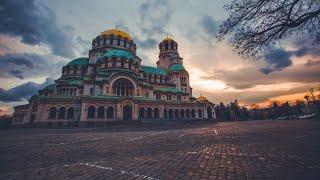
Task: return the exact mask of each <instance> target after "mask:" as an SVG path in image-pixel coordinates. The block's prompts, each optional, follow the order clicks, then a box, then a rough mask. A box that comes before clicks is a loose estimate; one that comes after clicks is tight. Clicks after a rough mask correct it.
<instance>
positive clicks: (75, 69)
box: [73, 66, 78, 75]
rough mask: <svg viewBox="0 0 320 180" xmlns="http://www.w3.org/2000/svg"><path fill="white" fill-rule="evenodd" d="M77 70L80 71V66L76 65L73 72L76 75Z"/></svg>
mask: <svg viewBox="0 0 320 180" xmlns="http://www.w3.org/2000/svg"><path fill="white" fill-rule="evenodd" d="M77 71H78V67H77V66H76V67H74V69H73V74H74V75H76V74H77Z"/></svg>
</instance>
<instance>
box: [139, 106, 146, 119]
mask: <svg viewBox="0 0 320 180" xmlns="http://www.w3.org/2000/svg"><path fill="white" fill-rule="evenodd" d="M144 112H145V109H144V107H141V108H139V119H144V118H145V115H144Z"/></svg>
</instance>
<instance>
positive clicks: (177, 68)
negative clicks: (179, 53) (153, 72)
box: [169, 64, 185, 71]
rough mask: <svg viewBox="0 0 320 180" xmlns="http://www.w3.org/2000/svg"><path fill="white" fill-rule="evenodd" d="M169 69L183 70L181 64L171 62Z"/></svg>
mask: <svg viewBox="0 0 320 180" xmlns="http://www.w3.org/2000/svg"><path fill="white" fill-rule="evenodd" d="M169 71H185V69H184V67H183V65H182V64H173V65H171V66H170V68H169Z"/></svg>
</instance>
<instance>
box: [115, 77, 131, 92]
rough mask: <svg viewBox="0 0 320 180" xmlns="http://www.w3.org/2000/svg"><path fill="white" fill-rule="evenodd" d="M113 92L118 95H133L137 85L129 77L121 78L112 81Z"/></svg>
mask: <svg viewBox="0 0 320 180" xmlns="http://www.w3.org/2000/svg"><path fill="white" fill-rule="evenodd" d="M111 87H112V90H113V94H115V95H117V96H133V95H134V90H135V85H134V84H133V83H132V81H130V80H128V79H127V78H119V79H117V80H116V81H114V82H113V83H112V86H111Z"/></svg>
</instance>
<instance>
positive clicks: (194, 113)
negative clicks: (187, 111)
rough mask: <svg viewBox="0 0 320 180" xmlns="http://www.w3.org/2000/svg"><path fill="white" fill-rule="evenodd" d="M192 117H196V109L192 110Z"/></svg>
mask: <svg viewBox="0 0 320 180" xmlns="http://www.w3.org/2000/svg"><path fill="white" fill-rule="evenodd" d="M191 117H192V118H195V117H196V111H195V110H194V109H192V110H191Z"/></svg>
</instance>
